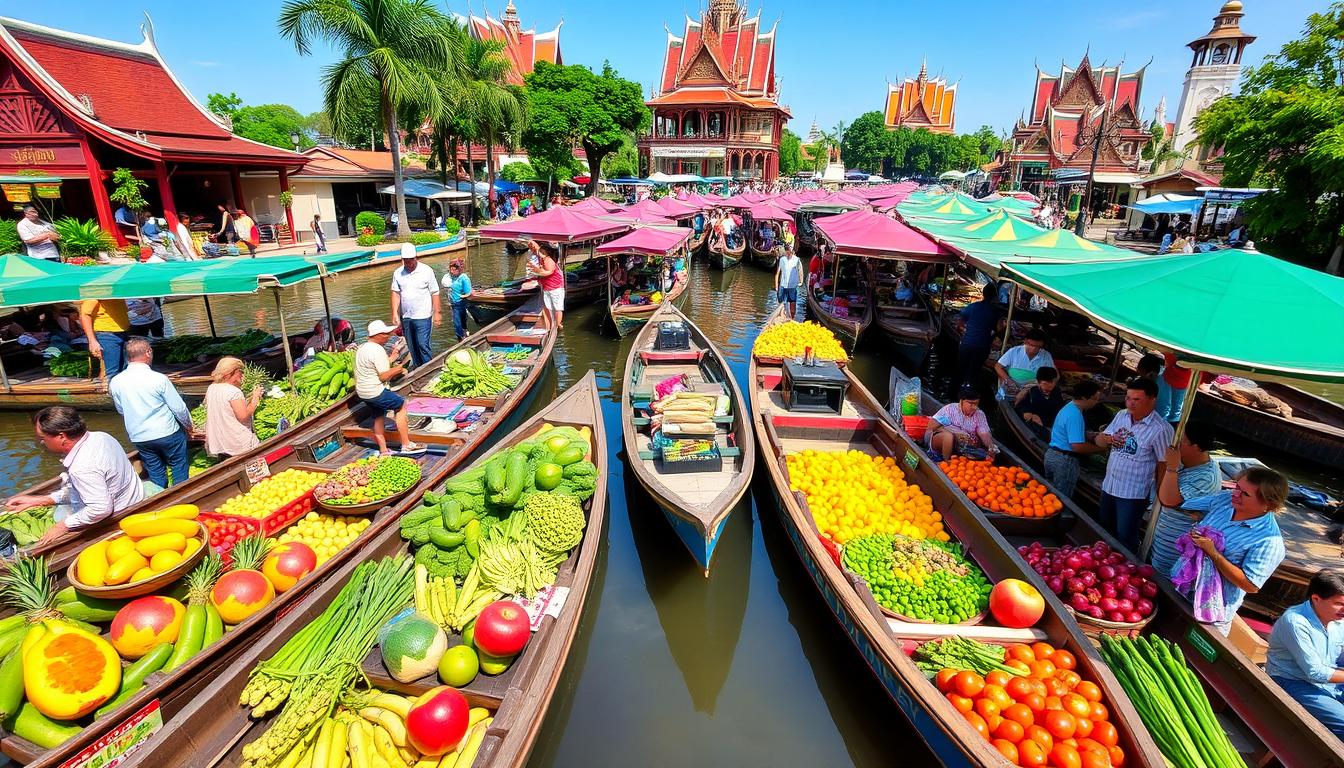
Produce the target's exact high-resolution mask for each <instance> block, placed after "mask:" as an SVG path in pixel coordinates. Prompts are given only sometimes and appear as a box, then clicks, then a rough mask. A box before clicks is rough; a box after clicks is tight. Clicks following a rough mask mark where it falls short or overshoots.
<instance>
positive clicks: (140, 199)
mask: <svg viewBox="0 0 1344 768" xmlns="http://www.w3.org/2000/svg"><path fill="white" fill-rule="evenodd" d="M148 187H149V183H148V182H146V181H144V180H143V179H137V178H136V177H135V176H134V175H133V174H132V173H131V171H130V169H129V168H118V169H116V170H115V171H113V172H112V193H111V194H109V195H108V196H107V197H108V199H110V200H111V201H112V202H114V203H120V204H122V205H124V206H126V207H127V208H129V209H131V210H132V211H135V212H136V213H139V212H140V211H143V210H145V209H147V208H149V203H148V202H147V201H146V200H145V195H144V192H145V190H146V189H147V188H148Z"/></svg>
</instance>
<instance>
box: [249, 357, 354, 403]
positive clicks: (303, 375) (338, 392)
mask: <svg viewBox="0 0 1344 768" xmlns="http://www.w3.org/2000/svg"><path fill="white" fill-rule="evenodd" d="M294 388H295V389H297V390H298V391H299V392H301V393H303V394H306V395H312V396H313V397H318V398H322V399H324V400H335V399H337V398H340V397H345V396H346V395H348V394H350V393H351V392H352V391H354V389H355V353H354V352H318V353H317V356H316V358H314V359H313V361H312V362H310V363H308V364H307V365H305V366H303V367H302V368H300V369H299V372H298V373H296V374H294ZM244 391H247V390H246V389H245V390H244Z"/></svg>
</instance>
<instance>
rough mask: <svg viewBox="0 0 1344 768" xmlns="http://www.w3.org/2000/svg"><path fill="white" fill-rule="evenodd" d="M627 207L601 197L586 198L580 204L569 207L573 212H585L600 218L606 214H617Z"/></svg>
mask: <svg viewBox="0 0 1344 768" xmlns="http://www.w3.org/2000/svg"><path fill="white" fill-rule="evenodd" d="M624 207H625V206H623V205H621V204H620V203H613V202H611V201H610V200H603V199H602V198H600V197H596V196H594V197H585V198H584V199H582V200H580V201H579V202H577V203H575V204H573V205H571V206H569V209H570V210H571V211H583V212H584V213H587V214H592V215H594V216H599V215H601V214H604V213H617V212H618V211H620V210H622V209H623V208H624Z"/></svg>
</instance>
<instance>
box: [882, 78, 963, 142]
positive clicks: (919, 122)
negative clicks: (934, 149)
mask: <svg viewBox="0 0 1344 768" xmlns="http://www.w3.org/2000/svg"><path fill="white" fill-rule="evenodd" d="M956 104H957V86H956V84H955V83H954V84H952V85H948V84H947V80H946V79H944V78H941V77H937V78H933V79H929V76H928V69H927V67H925V66H923V65H921V66H920V68H919V75H918V76H916V77H913V78H910V77H907V78H905V80H903V81H902V82H900V83H888V84H887V105H886V108H885V109H884V110H883V121H884V122H885V123H886V125H887V126H888V127H891V128H894V127H896V126H901V125H903V126H908V127H910V128H927V129H929V130H931V131H933V132H935V133H951V132H952V131H953V123H954V121H955V119H956Z"/></svg>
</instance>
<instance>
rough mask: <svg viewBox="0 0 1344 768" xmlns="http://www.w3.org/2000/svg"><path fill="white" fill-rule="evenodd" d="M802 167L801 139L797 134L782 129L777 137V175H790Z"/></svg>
mask: <svg viewBox="0 0 1344 768" xmlns="http://www.w3.org/2000/svg"><path fill="white" fill-rule="evenodd" d="M802 169H803V139H802V137H801V136H799V135H798V134H796V133H794V132H793V131H790V130H789V129H788V128H785V129H784V134H783V135H782V136H781V137H780V139H779V175H780V176H792V175H793V174H795V173H797V172H798V171H801V170H802Z"/></svg>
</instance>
